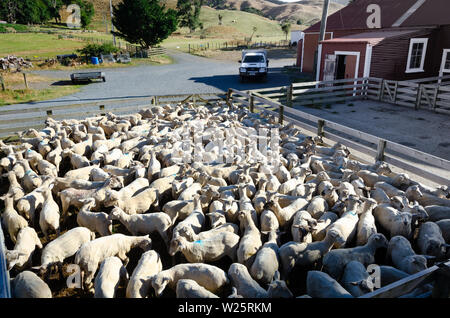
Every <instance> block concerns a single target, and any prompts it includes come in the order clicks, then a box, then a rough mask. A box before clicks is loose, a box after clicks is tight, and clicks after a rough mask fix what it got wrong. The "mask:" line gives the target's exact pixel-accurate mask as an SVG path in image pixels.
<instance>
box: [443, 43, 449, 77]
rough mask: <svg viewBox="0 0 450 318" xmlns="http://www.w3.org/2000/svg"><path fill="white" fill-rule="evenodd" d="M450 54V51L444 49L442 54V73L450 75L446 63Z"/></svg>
mask: <svg viewBox="0 0 450 318" xmlns="http://www.w3.org/2000/svg"><path fill="white" fill-rule="evenodd" d="M449 54H450V49H444V51H443V52H442V64H441V73H450V68H447V69H446V68H445V62H446V61H447V56H448V55H449Z"/></svg>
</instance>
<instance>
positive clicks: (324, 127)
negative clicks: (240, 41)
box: [227, 82, 450, 184]
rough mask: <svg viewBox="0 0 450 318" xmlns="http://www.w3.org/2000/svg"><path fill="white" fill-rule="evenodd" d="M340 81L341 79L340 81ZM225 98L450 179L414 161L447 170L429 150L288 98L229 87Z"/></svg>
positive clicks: (420, 172) (444, 162)
mask: <svg viewBox="0 0 450 318" xmlns="http://www.w3.org/2000/svg"><path fill="white" fill-rule="evenodd" d="M322 84H323V83H322ZM339 84H341V83H340V82H339ZM356 85H359V84H356ZM344 86H347V85H344ZM288 90H290V89H288ZM314 90H316V89H314ZM347 90H348V88H347ZM350 91H351V93H350V94H351V95H352V96H351V97H354V96H353V94H362V95H360V96H359V98H361V97H363V96H366V95H364V93H365V92H363V91H359V89H358V88H356V92H355V91H354V90H351V89H350ZM268 95H271V94H268ZM288 96H289V94H288ZM346 97H348V96H346ZM342 98H343V97H342ZM227 99H228V101H229V102H230V101H231V102H233V103H237V104H240V105H243V106H246V107H248V108H249V109H250V111H252V112H253V111H265V112H267V113H269V114H271V115H273V116H275V117H276V118H278V122H279V123H280V124H282V123H283V122H285V121H286V122H289V123H293V124H295V125H297V126H299V127H301V128H303V129H305V130H307V131H309V132H311V133H313V134H317V135H319V136H322V137H324V141H325V142H326V143H327V144H334V143H335V142H340V143H341V144H343V145H345V146H347V147H349V148H351V149H354V150H356V151H358V152H360V153H363V154H365V155H367V156H370V157H372V158H373V159H374V161H377V160H383V161H385V162H387V163H389V164H391V165H393V166H395V167H398V168H400V169H403V170H406V171H408V172H411V173H413V174H415V175H418V176H420V177H422V178H425V179H427V180H430V181H432V182H435V183H438V184H448V183H449V179H448V178H447V177H445V176H443V175H442V174H440V173H437V172H432V171H430V170H429V169H424V168H420V167H419V166H418V165H417V161H420V162H423V163H425V164H426V165H429V166H434V167H436V168H438V169H442V170H444V171H450V161H448V160H445V159H443V158H439V157H436V156H433V155H430V154H428V153H425V152H422V151H419V150H416V149H413V148H409V147H406V146H404V145H401V144H398V143H395V142H392V141H389V140H385V139H382V138H379V137H376V136H374V135H371V134H368V133H364V132H362V131H359V130H356V129H352V128H349V127H346V126H344V125H341V124H338V123H335V122H332V121H329V120H324V119H323V118H320V117H317V116H314V115H311V114H309V113H306V112H303V111H300V110H298V109H295V108H292V107H289V106H290V105H291V104H290V103H289V101H288V103H287V104H283V103H280V102H278V101H275V100H271V99H268V98H267V96H265V95H262V94H260V93H258V92H255V91H248V92H241V91H238V90H235V89H230V90H229V92H228V94H227ZM326 99H327V100H330V99H337V97H333V98H330V97H326ZM339 100H341V98H339ZM355 140H358V141H355ZM355 157H356V158H357V159H359V160H361V159H362V158H358V157H357V156H355Z"/></svg>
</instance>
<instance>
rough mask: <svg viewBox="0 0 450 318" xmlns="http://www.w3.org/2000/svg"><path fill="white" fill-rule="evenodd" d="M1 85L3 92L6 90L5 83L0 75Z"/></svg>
mask: <svg viewBox="0 0 450 318" xmlns="http://www.w3.org/2000/svg"><path fill="white" fill-rule="evenodd" d="M0 84H1V85H2V91H5V90H6V87H5V82H4V81H3V75H2V74H0Z"/></svg>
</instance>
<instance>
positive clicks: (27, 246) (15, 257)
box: [5, 227, 42, 270]
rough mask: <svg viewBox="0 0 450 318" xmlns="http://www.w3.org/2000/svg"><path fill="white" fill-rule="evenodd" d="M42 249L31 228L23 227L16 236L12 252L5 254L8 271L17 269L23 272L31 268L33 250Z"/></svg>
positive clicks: (8, 251)
mask: <svg viewBox="0 0 450 318" xmlns="http://www.w3.org/2000/svg"><path fill="white" fill-rule="evenodd" d="M36 247H38V248H42V243H41V241H40V240H39V237H38V236H37V234H36V231H35V230H34V229H33V228H32V227H24V228H22V229H21V230H20V231H19V233H18V234H17V243H16V244H15V245H14V249H13V250H7V251H6V252H5V256H6V261H7V263H8V270H11V269H12V268H13V267H17V268H18V269H20V270H23V269H24V268H25V267H29V266H31V257H32V256H33V252H34V250H35V248H36Z"/></svg>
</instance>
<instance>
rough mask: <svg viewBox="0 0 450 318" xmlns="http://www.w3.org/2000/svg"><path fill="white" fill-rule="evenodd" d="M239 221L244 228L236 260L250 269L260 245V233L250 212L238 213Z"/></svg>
mask: <svg viewBox="0 0 450 318" xmlns="http://www.w3.org/2000/svg"><path fill="white" fill-rule="evenodd" d="M239 221H240V223H241V224H242V225H243V226H244V228H245V231H244V235H243V236H242V238H241V240H240V242H239V248H238V250H237V258H238V262H239V263H241V264H244V265H245V266H247V268H250V267H251V265H252V263H253V261H254V259H255V257H256V253H257V251H258V249H259V248H260V247H261V245H262V241H261V233H260V232H259V230H258V228H257V227H256V225H255V223H254V222H253V219H252V217H251V212H250V211H247V210H245V211H240V212H239Z"/></svg>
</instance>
